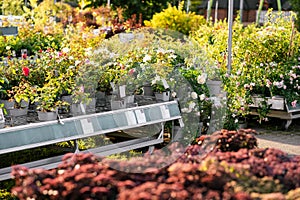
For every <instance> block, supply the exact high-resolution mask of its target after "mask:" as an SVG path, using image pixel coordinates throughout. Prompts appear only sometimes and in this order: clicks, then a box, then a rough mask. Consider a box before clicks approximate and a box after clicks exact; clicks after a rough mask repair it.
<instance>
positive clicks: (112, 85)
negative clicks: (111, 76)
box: [110, 82, 116, 91]
mask: <svg viewBox="0 0 300 200" xmlns="http://www.w3.org/2000/svg"><path fill="white" fill-rule="evenodd" d="M110 86H111V88H112V90H113V91H116V87H115V83H114V82H110Z"/></svg>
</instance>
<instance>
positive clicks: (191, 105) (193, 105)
mask: <svg viewBox="0 0 300 200" xmlns="http://www.w3.org/2000/svg"><path fill="white" fill-rule="evenodd" d="M195 106H196V103H195V102H191V103H189V110H190V111H192V110H193V109H194V108H195Z"/></svg>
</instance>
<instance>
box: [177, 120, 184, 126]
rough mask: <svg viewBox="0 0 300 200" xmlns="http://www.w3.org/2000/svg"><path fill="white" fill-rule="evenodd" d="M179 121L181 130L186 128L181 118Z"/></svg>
mask: <svg viewBox="0 0 300 200" xmlns="http://www.w3.org/2000/svg"><path fill="white" fill-rule="evenodd" d="M178 121H179V126H180V127H181V128H182V127H184V123H183V120H182V118H180V119H179V120H178Z"/></svg>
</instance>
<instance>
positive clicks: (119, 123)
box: [0, 101, 183, 180]
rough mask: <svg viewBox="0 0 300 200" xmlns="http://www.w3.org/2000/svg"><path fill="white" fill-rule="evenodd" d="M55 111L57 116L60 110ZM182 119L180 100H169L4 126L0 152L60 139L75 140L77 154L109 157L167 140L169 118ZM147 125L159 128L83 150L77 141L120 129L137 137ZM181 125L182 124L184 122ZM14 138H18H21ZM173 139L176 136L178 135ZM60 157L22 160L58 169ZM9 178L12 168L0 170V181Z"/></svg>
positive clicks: (54, 141)
mask: <svg viewBox="0 0 300 200" xmlns="http://www.w3.org/2000/svg"><path fill="white" fill-rule="evenodd" d="M44 114H46V112H44ZM53 114H54V115H55V114H57V112H56V113H53ZM180 119H182V116H181V112H180V109H179V104H178V102H177V101H168V102H161V103H154V104H149V105H144V106H137V107H132V108H124V109H118V110H113V111H108V112H101V113H93V114H88V115H83V116H76V117H70V118H63V119H60V118H58V119H57V118H56V120H52V121H48V122H39V123H31V124H27V125H23V126H16V127H9V128H3V129H1V130H0V154H6V153H10V152H16V151H20V150H25V149H31V148H36V147H42V146H45V145H50V144H55V143H58V142H64V141H74V143H75V146H74V147H75V148H74V151H75V153H78V152H82V153H85V152H88V153H93V154H95V155H99V156H106V155H111V154H115V153H121V152H126V151H130V150H133V149H138V148H142V147H151V146H153V145H156V144H161V143H163V142H164V124H165V123H166V122H168V121H170V122H173V121H174V120H180ZM145 126H150V127H153V126H158V127H159V130H160V131H159V132H158V133H157V134H155V135H151V134H150V135H149V134H148V132H147V134H142V135H138V137H131V138H128V139H129V140H126V141H118V143H111V144H105V145H103V146H99V147H94V148H89V149H87V150H81V151H80V150H79V149H78V145H77V140H80V139H83V138H88V137H93V136H98V135H105V134H109V133H115V132H118V131H121V130H122V131H126V132H128V133H130V135H131V136H134V135H133V134H135V133H134V132H133V131H130V130H132V129H139V128H143V127H145ZM150 127H149V128H150ZM181 127H183V124H182V125H181ZM120 134H121V133H120ZM172 135H173V134H172ZM15 138H18V140H16V139H15ZM174 138H176V137H175V135H174ZM61 157H62V155H60V156H54V157H50V158H45V159H42V160H37V161H33V162H29V163H23V164H22V165H23V166H26V167H28V168H47V169H51V168H56V167H57V165H58V164H59V163H60V162H61ZM9 178H11V167H6V168H2V169H0V180H6V179H9Z"/></svg>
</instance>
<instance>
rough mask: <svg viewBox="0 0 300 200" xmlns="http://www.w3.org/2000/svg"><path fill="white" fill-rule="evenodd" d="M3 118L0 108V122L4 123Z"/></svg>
mask: <svg viewBox="0 0 300 200" xmlns="http://www.w3.org/2000/svg"><path fill="white" fill-rule="evenodd" d="M4 121H5V118H4V114H3V110H2V108H0V122H2V123H4Z"/></svg>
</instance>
